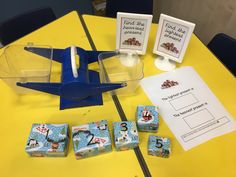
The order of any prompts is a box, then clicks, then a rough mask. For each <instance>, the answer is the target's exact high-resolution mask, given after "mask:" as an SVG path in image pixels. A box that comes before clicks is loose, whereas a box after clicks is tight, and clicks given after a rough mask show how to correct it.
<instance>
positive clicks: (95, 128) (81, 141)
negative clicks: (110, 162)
mask: <svg viewBox="0 0 236 177" xmlns="http://www.w3.org/2000/svg"><path fill="white" fill-rule="evenodd" d="M72 141H73V145H74V151H75V156H76V159H81V158H86V157H91V156H95V155H99V154H102V153H106V152H110V151H111V150H112V147H111V138H110V134H109V129H108V124H107V121H106V120H101V121H98V122H92V123H88V124H84V125H79V126H74V127H72Z"/></svg>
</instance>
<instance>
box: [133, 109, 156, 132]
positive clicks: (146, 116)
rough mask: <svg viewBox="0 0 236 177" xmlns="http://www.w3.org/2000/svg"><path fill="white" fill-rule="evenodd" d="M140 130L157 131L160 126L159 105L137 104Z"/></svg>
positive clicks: (137, 118)
mask: <svg viewBox="0 0 236 177" xmlns="http://www.w3.org/2000/svg"><path fill="white" fill-rule="evenodd" d="M136 120H137V126H138V131H145V132H157V130H158V126H159V119H158V107H157V106H137V111H136Z"/></svg>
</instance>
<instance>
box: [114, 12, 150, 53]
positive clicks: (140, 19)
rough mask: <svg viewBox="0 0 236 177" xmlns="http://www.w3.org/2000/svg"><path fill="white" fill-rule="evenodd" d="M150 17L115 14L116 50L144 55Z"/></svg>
mask: <svg viewBox="0 0 236 177" xmlns="http://www.w3.org/2000/svg"><path fill="white" fill-rule="evenodd" d="M151 22H152V15H146V14H133V13H123V12H118V13H117V34H116V49H117V50H119V51H121V52H130V51H135V52H137V54H141V55H144V54H145V53H146V48H147V42H148V36H149V31H150V26H151Z"/></svg>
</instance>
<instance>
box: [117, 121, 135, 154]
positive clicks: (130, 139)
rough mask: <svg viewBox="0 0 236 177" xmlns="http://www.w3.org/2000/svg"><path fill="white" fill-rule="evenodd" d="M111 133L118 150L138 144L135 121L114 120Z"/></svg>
mask: <svg viewBox="0 0 236 177" xmlns="http://www.w3.org/2000/svg"><path fill="white" fill-rule="evenodd" d="M113 133H114V140H115V146H116V150H118V151H122V150H128V149H133V148H135V147H137V146H138V144H139V137H138V131H137V127H136V123H135V122H133V121H123V122H114V123H113Z"/></svg>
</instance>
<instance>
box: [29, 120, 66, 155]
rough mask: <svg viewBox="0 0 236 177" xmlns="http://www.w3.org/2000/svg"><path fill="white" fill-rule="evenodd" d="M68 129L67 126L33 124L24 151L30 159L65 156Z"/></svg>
mask: <svg viewBox="0 0 236 177" xmlns="http://www.w3.org/2000/svg"><path fill="white" fill-rule="evenodd" d="M68 129H69V126H68V124H33V125H32V128H31V131H30V136H29V138H28V141H27V145H26V148H25V151H26V152H27V153H28V154H29V155H30V156H32V157H64V156H66V155H67V151H68V143H69V134H68V133H69V131H68Z"/></svg>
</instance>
